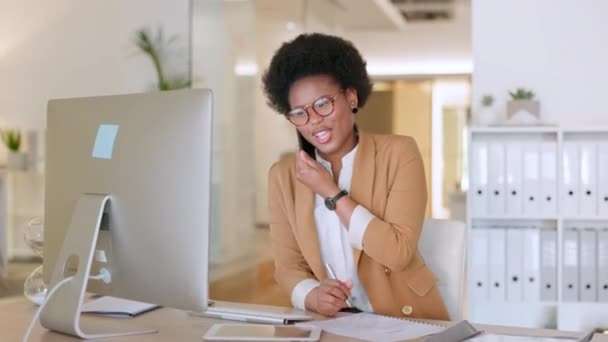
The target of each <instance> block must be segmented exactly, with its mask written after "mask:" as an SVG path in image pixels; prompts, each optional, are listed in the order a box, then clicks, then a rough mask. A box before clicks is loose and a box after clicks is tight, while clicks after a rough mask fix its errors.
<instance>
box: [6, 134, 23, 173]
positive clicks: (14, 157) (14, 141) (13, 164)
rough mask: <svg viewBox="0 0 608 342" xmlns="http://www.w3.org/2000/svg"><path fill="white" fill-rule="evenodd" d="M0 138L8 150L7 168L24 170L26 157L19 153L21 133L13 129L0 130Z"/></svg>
mask: <svg viewBox="0 0 608 342" xmlns="http://www.w3.org/2000/svg"><path fill="white" fill-rule="evenodd" d="M0 137H2V141H3V142H4V145H6V147H7V148H8V151H9V153H8V168H9V169H12V170H25V166H26V164H27V158H26V155H25V154H23V153H21V152H19V149H20V148H21V132H20V131H18V130H13V129H5V130H0Z"/></svg>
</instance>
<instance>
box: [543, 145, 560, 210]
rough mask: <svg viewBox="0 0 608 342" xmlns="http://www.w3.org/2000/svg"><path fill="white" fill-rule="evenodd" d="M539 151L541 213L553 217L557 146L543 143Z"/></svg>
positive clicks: (555, 199)
mask: <svg viewBox="0 0 608 342" xmlns="http://www.w3.org/2000/svg"><path fill="white" fill-rule="evenodd" d="M540 150H541V151H540V154H541V156H540V169H541V177H540V182H541V183H540V184H541V193H542V196H541V198H540V202H541V213H542V214H543V215H546V216H553V215H555V214H556V213H557V198H556V194H557V156H556V153H557V144H556V143H555V142H550V141H545V142H543V143H542V144H541V146H540Z"/></svg>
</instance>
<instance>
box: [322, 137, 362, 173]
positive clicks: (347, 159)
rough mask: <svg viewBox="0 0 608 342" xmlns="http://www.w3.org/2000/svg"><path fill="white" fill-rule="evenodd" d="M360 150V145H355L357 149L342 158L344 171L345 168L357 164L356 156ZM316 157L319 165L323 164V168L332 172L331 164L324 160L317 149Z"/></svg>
mask: <svg viewBox="0 0 608 342" xmlns="http://www.w3.org/2000/svg"><path fill="white" fill-rule="evenodd" d="M358 148H359V143H357V145H355V147H354V148H353V149H352V150H350V152H348V153H347V154H345V155H344V157H342V169H344V168H345V167H352V166H353V164H354V162H355V155H356V154H357V149H358ZM315 156H316V159H317V161H318V162H319V163H321V165H323V167H325V168H326V169H328V170H331V163H330V162H328V161H327V160H325V159H323V158H322V157H321V155H320V154H319V151H318V150H317V149H315Z"/></svg>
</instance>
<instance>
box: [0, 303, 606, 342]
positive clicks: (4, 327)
mask: <svg viewBox="0 0 608 342" xmlns="http://www.w3.org/2000/svg"><path fill="white" fill-rule="evenodd" d="M249 307H255V306H249ZM35 309H36V308H35V306H34V305H32V304H30V303H29V302H28V301H27V300H26V299H24V298H19V299H13V300H10V299H9V300H3V301H2V300H0V341H3V342H4V341H7V342H9V341H10V342H12V341H21V339H22V338H23V333H24V332H25V330H26V329H27V326H28V324H29V323H30V320H31V318H32V315H33V314H34V312H35ZM317 317H318V318H319V319H321V318H322V317H320V316H317ZM217 322H220V321H219V320H214V319H208V318H201V317H191V316H189V315H188V314H187V313H186V312H184V311H181V310H175V309H168V308H162V309H159V310H155V311H152V312H149V313H146V314H143V315H141V316H139V317H137V318H134V319H128V318H107V317H98V316H87V315H84V316H83V318H82V324H83V327H84V328H85V329H86V326H87V324H94V325H95V326H104V327H107V328H111V327H112V326H116V325H120V326H121V327H123V328H124V327H125V326H126V325H134V326H135V325H137V326H140V327H148V328H151V329H156V330H158V333H157V334H149V335H138V336H130V337H125V338H111V339H104V340H103V341H108V342H110V341H141V342H155V341H170V342H178V341H179V342H182V341H183V342H187V341H192V342H194V341H196V342H201V341H202V336H203V335H204V334H205V332H206V331H207V329H209V328H210V327H211V325H213V323H217ZM444 323H448V324H450V323H449V322H444ZM476 326H477V328H480V329H483V330H484V331H486V332H495V333H504V334H516V335H526V336H564V337H568V336H570V337H579V336H582V335H583V334H582V333H566V332H558V331H555V330H543V329H525V328H509V327H498V326H488V325H476ZM30 340H31V341H36V342H59V341H79V340H78V339H76V338H73V337H69V336H65V335H61V334H57V333H53V332H50V331H47V330H46V329H44V328H43V327H41V326H40V325H38V326H37V327H36V328H35V329H34V332H33V333H32V336H31V339H30ZM321 341H324V342H342V341H351V340H350V339H348V338H345V337H341V336H335V335H332V334H328V333H325V332H324V333H323V335H322V338H321ZM593 341H594V342H602V341H604V342H608V336H605V335H599V336H598V335H596V337H595V338H594V339H593Z"/></svg>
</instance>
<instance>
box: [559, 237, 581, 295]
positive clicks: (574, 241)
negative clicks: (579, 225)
mask: <svg viewBox="0 0 608 342" xmlns="http://www.w3.org/2000/svg"><path fill="white" fill-rule="evenodd" d="M563 236H564V239H563V260H562V300H563V301H565V302H576V301H578V300H579V296H578V284H579V275H578V272H579V252H578V249H579V238H578V230H577V229H575V228H567V229H565V230H564V234H563Z"/></svg>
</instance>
